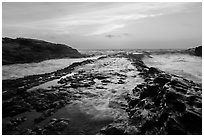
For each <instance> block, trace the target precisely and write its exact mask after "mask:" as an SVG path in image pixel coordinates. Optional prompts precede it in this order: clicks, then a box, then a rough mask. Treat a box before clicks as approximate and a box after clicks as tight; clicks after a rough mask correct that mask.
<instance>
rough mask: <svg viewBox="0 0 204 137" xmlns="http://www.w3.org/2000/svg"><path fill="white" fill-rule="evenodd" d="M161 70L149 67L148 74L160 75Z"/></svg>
mask: <svg viewBox="0 0 204 137" xmlns="http://www.w3.org/2000/svg"><path fill="white" fill-rule="evenodd" d="M160 72H161V70H159V69H157V68H154V67H150V68H149V71H148V73H150V74H155V73H160Z"/></svg>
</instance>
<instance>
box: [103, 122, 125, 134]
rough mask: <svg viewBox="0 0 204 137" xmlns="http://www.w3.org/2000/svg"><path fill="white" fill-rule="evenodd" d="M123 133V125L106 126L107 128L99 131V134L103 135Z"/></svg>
mask: <svg viewBox="0 0 204 137" xmlns="http://www.w3.org/2000/svg"><path fill="white" fill-rule="evenodd" d="M124 132H125V127H124V126H123V125H117V124H113V125H108V126H107V127H105V128H103V129H101V131H100V133H102V134H104V135H123V134H124Z"/></svg>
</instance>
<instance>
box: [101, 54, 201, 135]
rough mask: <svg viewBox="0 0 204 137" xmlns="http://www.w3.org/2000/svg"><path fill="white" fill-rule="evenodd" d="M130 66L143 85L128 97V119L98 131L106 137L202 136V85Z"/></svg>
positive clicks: (140, 64)
mask: <svg viewBox="0 0 204 137" xmlns="http://www.w3.org/2000/svg"><path fill="white" fill-rule="evenodd" d="M130 60H132V62H133V63H132V64H133V65H134V66H135V67H136V68H137V69H138V71H140V72H141V73H140V75H141V76H142V77H143V78H144V79H145V80H144V81H145V82H144V83H141V84H138V85H136V87H135V88H134V89H133V90H132V94H128V95H127V97H126V100H127V102H128V107H127V109H126V111H127V113H128V115H129V120H128V121H126V122H124V123H113V124H111V125H109V126H107V127H106V128H104V129H102V130H101V133H102V134H107V135H114V134H119V135H127V134H128V135H129V134H130V135H131V134H132V135H186V134H195V135H201V134H202V86H201V84H196V83H194V82H193V81H189V80H187V79H185V78H182V77H178V76H176V75H171V74H168V73H165V72H163V71H161V70H159V69H157V68H153V67H150V68H149V67H148V66H146V65H145V64H144V63H143V62H142V61H141V60H138V59H133V58H130Z"/></svg>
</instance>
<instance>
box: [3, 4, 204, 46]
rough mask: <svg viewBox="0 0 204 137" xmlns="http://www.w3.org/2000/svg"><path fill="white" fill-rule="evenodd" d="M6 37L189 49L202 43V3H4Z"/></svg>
mask: <svg viewBox="0 0 204 137" xmlns="http://www.w3.org/2000/svg"><path fill="white" fill-rule="evenodd" d="M2 15H3V24H2V26H3V37H11V38H16V37H27V38H37V39H42V40H46V41H51V42H55V43H64V44H67V45H70V46H72V47H74V48H77V49H83V48H92V49H93V48H94V49H98V48H100V49H101V48H111V49H115V48H126V49H127V48H132V49H137V48H149V49H150V48H189V47H194V46H197V45H199V44H201V43H202V4H201V3H192V2H191V3H92V2H89V3H79V2H77V3H70V2H69V3H40V2H39V3H10V2H9V3H5V2H4V3H3V14H2Z"/></svg>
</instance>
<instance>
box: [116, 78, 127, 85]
mask: <svg viewBox="0 0 204 137" xmlns="http://www.w3.org/2000/svg"><path fill="white" fill-rule="evenodd" d="M124 83H125V82H124V81H123V80H121V79H120V80H119V81H118V83H117V84H124Z"/></svg>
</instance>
